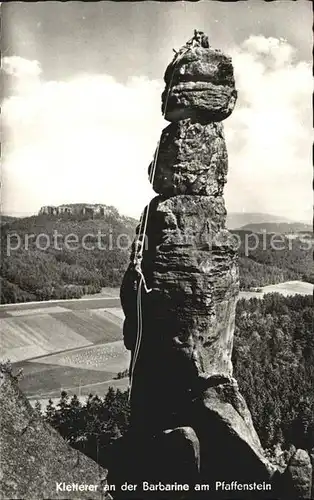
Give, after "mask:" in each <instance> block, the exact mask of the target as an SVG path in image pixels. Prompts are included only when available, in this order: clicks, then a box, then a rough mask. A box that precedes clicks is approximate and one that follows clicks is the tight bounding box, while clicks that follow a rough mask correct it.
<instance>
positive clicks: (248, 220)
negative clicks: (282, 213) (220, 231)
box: [227, 212, 293, 229]
mask: <svg viewBox="0 0 314 500" xmlns="http://www.w3.org/2000/svg"><path fill="white" fill-rule="evenodd" d="M269 222H271V223H274V222H287V223H292V222H293V221H292V220H290V219H288V218H286V217H279V216H278V215H271V214H263V213H258V212H257V213H254V212H252V213H251V212H247V213H244V212H229V213H228V215H227V228H228V229H240V228H241V229H242V228H243V227H244V226H247V225H248V224H265V223H269Z"/></svg>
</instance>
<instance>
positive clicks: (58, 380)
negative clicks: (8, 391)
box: [0, 297, 130, 401]
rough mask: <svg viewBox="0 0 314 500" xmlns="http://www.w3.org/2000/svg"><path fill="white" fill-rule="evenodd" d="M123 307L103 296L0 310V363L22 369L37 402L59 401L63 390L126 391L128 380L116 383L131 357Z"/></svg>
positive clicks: (27, 390) (27, 389) (29, 392)
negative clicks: (124, 336) (125, 342)
mask: <svg viewBox="0 0 314 500" xmlns="http://www.w3.org/2000/svg"><path fill="white" fill-rule="evenodd" d="M102 299H103V300H102ZM119 305H120V303H119V301H118V300H111V299H110V300H107V299H106V297H103V298H101V299H100V300H97V299H95V298H93V299H85V300H77V301H76V300H74V301H63V303H60V301H58V302H57V303H56V302H55V301H51V302H43V303H37V304H35V303H34V304H15V305H12V306H11V307H8V306H5V307H1V308H0V315H1V323H2V332H3V333H2V338H1V359H2V360H5V361H6V360H8V359H9V360H10V361H11V362H13V366H14V371H15V372H17V371H19V370H20V369H22V372H23V375H22V378H21V380H20V387H21V389H22V390H23V391H24V392H25V393H26V395H27V396H28V397H29V398H30V399H31V400H33V401H35V400H37V399H38V400H41V401H42V400H44V399H47V398H50V397H53V398H58V397H59V396H60V391H61V390H66V391H67V392H69V394H74V393H75V394H80V395H85V394H86V395H88V394H89V393H91V392H93V393H97V394H99V395H105V394H106V392H107V390H108V387H109V386H115V387H123V388H126V387H127V384H128V380H127V379H116V377H117V374H118V373H119V372H122V371H124V370H126V369H127V368H128V366H129V358H130V355H129V352H128V351H127V350H126V349H125V347H124V345H123V341H122V324H123V313H122V310H121V308H120V307H119ZM104 306H105V307H104Z"/></svg>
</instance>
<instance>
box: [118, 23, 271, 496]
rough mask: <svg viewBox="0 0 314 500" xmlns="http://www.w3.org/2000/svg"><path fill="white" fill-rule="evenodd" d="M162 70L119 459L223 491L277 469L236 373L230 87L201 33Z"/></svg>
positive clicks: (124, 292)
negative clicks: (227, 124)
mask: <svg viewBox="0 0 314 500" xmlns="http://www.w3.org/2000/svg"><path fill="white" fill-rule="evenodd" d="M164 80H165V90H164V92H163V94H162V112H163V114H164V116H165V118H166V120H168V121H169V122H170V124H169V125H168V126H167V127H166V128H165V129H164V130H163V131H162V134H161V138H160V141H159V144H158V145H157V149H156V152H155V156H154V160H153V161H152V163H151V165H150V166H149V177H150V181H151V182H152V185H153V188H154V190H155V192H156V193H157V196H156V197H155V198H154V199H153V200H152V201H151V202H150V204H149V205H148V206H147V207H146V208H145V210H144V212H143V215H142V223H141V224H140V225H139V227H138V230H137V236H136V239H135V242H134V245H133V252H132V255H131V262H130V265H129V268H128V270H127V271H126V274H125V276H124V280H123V283H122V287H121V302H122V307H123V310H124V313H125V316H126V317H125V323H124V341H125V345H126V347H127V348H128V349H130V350H131V352H132V360H133V362H131V368H132V374H133V379H132V382H133V383H132V391H131V429H130V433H129V439H130V440H131V441H130V442H132V440H133V443H134V442H135V443H136V445H135V446H134V444H133V445H130V446H131V449H132V451H131V452H130V453H131V457H132V458H130V461H129V465H128V466H127V467H126V469H127V470H128V473H129V475H130V470H131V469H132V470H133V472H134V474H133V476H132V474H131V476H130V477H132V480H133V481H137V482H138V481H140V480H141V479H142V480H162V479H164V480H167V479H168V480H170V481H172V482H173V481H174V480H175V479H178V480H184V481H185V482H187V481H189V482H190V483H193V482H195V481H196V482H205V483H206V484H209V485H211V495H212V496H211V498H214V497H215V495H217V496H218V497H220V495H221V492H219V491H216V490H215V482H216V481H229V480H230V481H233V480H237V481H239V482H241V481H242V482H243V483H251V482H254V481H260V482H262V481H265V482H269V481H271V480H273V479H272V478H273V477H274V476H276V474H274V473H275V469H274V467H273V466H272V465H271V464H270V463H269V462H268V461H267V459H266V458H265V456H264V452H263V450H262V447H261V444H260V441H259V438H258V436H257V434H256V431H255V429H254V426H253V423H252V418H251V415H250V412H249V410H248V408H247V405H246V403H245V401H244V399H243V397H242V396H241V394H240V392H239V390H238V387H237V383H236V381H235V380H234V379H233V377H232V363H231V355H232V345H233V334H234V322H235V307H236V301H237V297H238V292H239V277H238V266H237V255H236V248H235V242H234V240H233V238H232V235H231V234H230V233H229V231H228V230H227V229H226V227H225V221H226V209H225V203H224V199H223V189H224V184H225V183H226V176H227V171H228V155H227V147H226V142H225V137H224V130H223V124H222V121H223V120H224V119H226V118H227V117H228V116H229V115H230V114H231V113H232V111H233V109H234V106H235V103H236V99H237V92H236V89H235V82H234V76H233V66H232V62H231V58H230V57H228V56H226V55H225V54H223V53H222V52H221V51H220V50H216V49H213V48H212V47H211V46H210V45H209V43H208V38H207V37H206V35H204V34H203V33H200V32H195V35H194V37H193V38H192V39H191V40H190V41H189V42H187V44H186V45H185V46H183V47H182V48H181V49H180V50H179V52H177V53H176V55H175V57H174V59H173V61H172V62H171V63H170V64H169V66H168V67H167V69H166V72H165V77H164ZM140 243H141V244H142V247H143V259H142V261H141V262H140V264H141V267H139V261H138V260H137V259H136V257H137V255H138V254H137V250H138V248H139V247H140V246H141V244H140ZM139 270H141V271H142V272H143V275H144V277H145V280H146V284H147V287H148V288H149V289H151V291H150V292H149V293H147V291H145V288H144V286H143V281H142V280H141V278H140V274H139V272H138V271H139ZM148 443H149V444H148ZM145 449H146V452H145ZM125 456H126V455H125ZM166 464H167V465H166ZM119 467H120V471H121V467H122V466H121V462H120V464H119V466H118V468H119ZM114 469H115V467H113V469H112V470H114ZM136 470H137V472H136ZM124 472H125V471H124ZM112 478H113V479H112V480H113V481H117V477H116V476H115V474H114V472H113V474H112ZM254 493H256V495H258V492H254ZM261 493H262V495H261V496H262V497H263V498H267V494H268V496H269V497H270V498H273V494H274V492H273V491H268V492H267V491H262V492H261ZM228 494H229V496H228V498H232V495H233V494H232V493H230V492H228ZM246 494H247V493H245V492H243V491H241V498H243V497H245V495H246ZM249 494H250V495H251V494H252V492H249ZM137 495H139V491H137ZM194 495H195V492H193V491H192V492H191V495H190V496H191V498H194ZM207 495H208V493H207ZM236 495H239V492H236ZM256 495H255V496H256ZM146 496H147V494H146V495H144V497H145V498H146ZM127 498H129V496H127ZM137 498H138V497H137ZM167 498H172V496H171V495H170V494H168V496H167ZM182 498H183V497H182ZM184 498H186V496H185V497H184Z"/></svg>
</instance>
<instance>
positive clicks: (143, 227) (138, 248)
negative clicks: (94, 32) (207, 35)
mask: <svg viewBox="0 0 314 500" xmlns="http://www.w3.org/2000/svg"><path fill="white" fill-rule="evenodd" d="M195 31H196V30H195ZM195 31H194V36H193V37H192V38H191V39H190V40H189V41H188V42H187V43H186V45H185V48H184V50H183V51H182V52H180V51H179V52H176V55H175V58H174V61H173V68H172V73H171V78H170V81H169V85H168V91H167V95H166V99H165V106H164V111H163V116H165V114H166V112H167V106H168V100H169V94H170V90H171V85H172V81H173V77H174V72H175V69H176V65H177V63H178V61H179V60H180V59H181V58H182V57H183V55H184V54H185V53H186V52H187V51H188V50H190V48H191V47H192V46H193V40H194V39H196V34H195ZM159 148H160V141H158V144H157V148H156V152H155V155H154V160H153V165H152V169H151V172H150V175H149V181H150V183H151V184H153V183H154V179H155V173H156V166H157V160H158V155H159ZM149 209H150V202H149V203H148V205H147V209H146V210H144V213H143V216H142V217H141V221H140V227H139V231H138V237H137V239H136V242H135V251H134V260H133V264H134V269H135V271H136V272H137V273H138V275H139V278H140V280H139V283H138V288H137V300H136V304H137V332H136V342H135V347H134V353H133V356H132V360H131V366H130V375H129V401H130V399H131V393H132V386H133V377H134V370H135V365H136V362H137V359H138V355H139V351H140V347H141V341H142V335H143V318H142V286H143V287H144V290H145V292H146V293H150V292H151V291H152V289H151V288H148V287H147V284H146V279H145V276H144V273H143V270H142V260H143V250H144V244H145V237H146V231H147V223H148V217H149Z"/></svg>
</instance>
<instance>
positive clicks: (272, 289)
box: [240, 281, 313, 299]
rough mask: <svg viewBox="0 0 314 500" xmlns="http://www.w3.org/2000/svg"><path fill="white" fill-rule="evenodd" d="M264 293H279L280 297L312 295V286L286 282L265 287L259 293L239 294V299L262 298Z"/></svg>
mask: <svg viewBox="0 0 314 500" xmlns="http://www.w3.org/2000/svg"><path fill="white" fill-rule="evenodd" d="M265 293H281V294H282V295H285V296H287V295H297V294H300V295H312V294H313V285H312V284H311V283H306V282H305V281H286V282H285V283H278V284H277V285H267V286H264V287H263V288H262V289H261V292H249V291H248V292H240V298H243V299H250V298H251V297H257V298H259V297H262V296H263V295H265Z"/></svg>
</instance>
